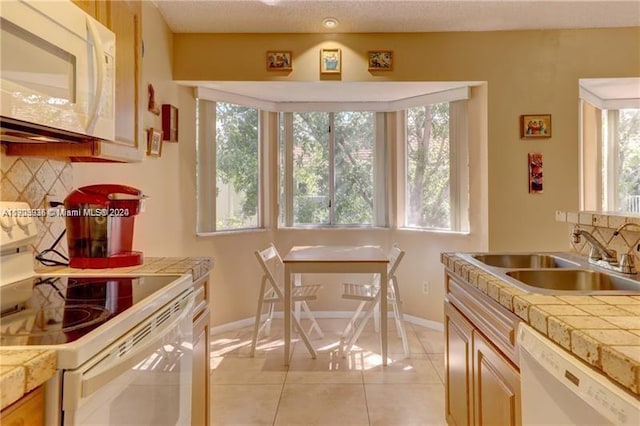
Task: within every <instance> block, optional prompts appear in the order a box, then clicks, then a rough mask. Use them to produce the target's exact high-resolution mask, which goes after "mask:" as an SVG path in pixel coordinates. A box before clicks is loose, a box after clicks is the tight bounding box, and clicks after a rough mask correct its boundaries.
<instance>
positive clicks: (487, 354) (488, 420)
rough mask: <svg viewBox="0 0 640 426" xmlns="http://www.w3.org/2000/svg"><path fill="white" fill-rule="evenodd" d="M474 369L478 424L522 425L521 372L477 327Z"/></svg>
mask: <svg viewBox="0 0 640 426" xmlns="http://www.w3.org/2000/svg"><path fill="white" fill-rule="evenodd" d="M473 369H474V375H473V378H474V385H473V396H474V400H475V404H474V418H475V424H477V425H501V426H515V425H520V424H521V415H520V373H519V372H518V370H517V369H516V368H515V367H514V366H513V365H512V364H511V363H510V362H509V361H508V360H507V359H505V358H504V357H503V356H502V354H501V353H500V352H499V351H498V350H497V349H496V348H495V347H494V346H493V345H492V344H491V343H489V341H488V340H486V339H485V338H484V337H483V336H482V335H481V334H480V333H478V332H477V331H474V332H473Z"/></svg>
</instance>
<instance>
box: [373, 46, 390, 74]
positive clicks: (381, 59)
mask: <svg viewBox="0 0 640 426" xmlns="http://www.w3.org/2000/svg"><path fill="white" fill-rule="evenodd" d="M367 59H368V62H369V71H393V51H391V50H370V51H369V52H367Z"/></svg>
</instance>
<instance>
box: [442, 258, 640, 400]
mask: <svg viewBox="0 0 640 426" xmlns="http://www.w3.org/2000/svg"><path fill="white" fill-rule="evenodd" d="M441 260H442V263H443V264H444V265H445V266H446V267H448V268H449V269H450V270H452V271H453V272H454V273H455V274H457V275H459V276H461V277H462V278H464V279H465V280H466V281H467V282H469V283H470V284H471V285H473V286H474V287H477V288H478V289H479V290H480V291H482V292H483V293H485V294H487V295H488V296H489V297H491V298H492V299H494V300H495V301H497V302H499V303H500V304H501V305H502V306H504V307H505V308H507V309H509V310H510V311H511V312H513V313H515V314H516V315H518V316H519V317H520V318H522V319H523V320H524V321H526V322H527V323H528V324H530V325H531V326H532V327H533V328H535V329H536V330H538V331H539V332H541V333H542V334H544V335H546V336H547V337H548V338H549V339H551V340H552V341H554V342H555V343H557V344H558V345H560V346H562V347H563V348H564V349H565V350H567V351H569V352H571V353H572V354H573V355H575V356H577V357H578V358H580V359H582V360H583V361H584V362H586V363H587V364H589V365H591V366H593V367H594V368H596V369H598V370H600V371H602V372H603V373H604V374H606V375H607V376H608V377H609V378H611V379H612V380H613V381H615V382H617V383H618V384H619V385H621V386H622V387H624V388H626V389H628V390H629V391H630V392H631V393H633V394H634V395H636V397H639V396H640V296H571V295H569V296H564V295H563V296H549V295H541V294H534V293H529V292H526V291H523V290H521V289H519V288H515V287H514V286H512V285H511V284H509V283H507V282H505V281H503V280H501V279H500V278H498V277H496V276H494V275H492V274H490V273H488V272H485V271H484V270H482V269H480V268H478V267H477V266H475V265H472V264H471V263H468V262H467V261H466V260H464V259H462V258H461V257H458V256H457V254H456V253H443V254H442V257H441Z"/></svg>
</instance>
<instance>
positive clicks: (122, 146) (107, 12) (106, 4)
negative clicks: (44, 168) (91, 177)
mask: <svg viewBox="0 0 640 426" xmlns="http://www.w3.org/2000/svg"><path fill="white" fill-rule="evenodd" d="M72 1H73V3H75V4H76V5H77V6H79V7H80V8H81V9H83V10H84V11H85V12H87V13H88V14H89V15H91V16H93V17H94V18H95V19H96V20H98V21H99V22H100V23H102V24H103V25H105V26H106V27H108V28H109V29H111V31H113V32H114V33H115V35H116V96H115V109H116V120H115V124H116V138H115V141H113V142H98V143H91V144H66V143H63V144H15V143H14V144H9V145H8V146H7V154H8V155H24V156H29V155H32V156H46V157H61V158H69V159H71V160H72V161H124V162H129V161H140V160H142V157H143V155H144V152H145V148H146V138H144V137H143V136H142V129H141V111H140V99H141V96H140V70H141V65H142V63H141V61H142V3H141V2H140V1H133V0H132V1H127V0H112V1H104V0H72Z"/></svg>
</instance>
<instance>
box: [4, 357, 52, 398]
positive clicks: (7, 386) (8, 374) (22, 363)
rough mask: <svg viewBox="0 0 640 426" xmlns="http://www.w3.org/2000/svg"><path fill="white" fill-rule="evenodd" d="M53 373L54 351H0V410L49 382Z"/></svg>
mask: <svg viewBox="0 0 640 426" xmlns="http://www.w3.org/2000/svg"><path fill="white" fill-rule="evenodd" d="M55 372H56V353H55V351H52V350H40V349H27V350H24V349H20V350H18V349H9V348H6V349H5V348H2V349H0V409H4V408H5V407H8V406H9V405H11V404H12V403H14V402H15V401H17V400H19V399H20V398H22V395H24V394H25V393H27V392H30V391H32V390H33V389H35V388H37V387H38V386H40V385H41V384H43V383H44V382H46V381H47V380H49V378H50V377H51V376H53V374H54V373H55Z"/></svg>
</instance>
